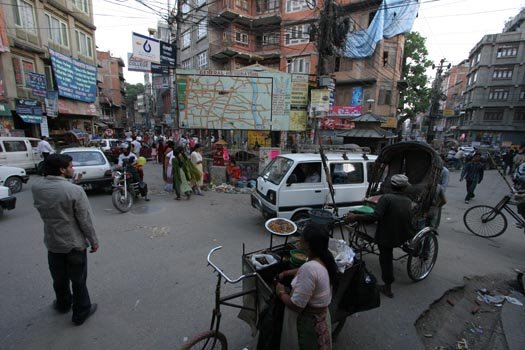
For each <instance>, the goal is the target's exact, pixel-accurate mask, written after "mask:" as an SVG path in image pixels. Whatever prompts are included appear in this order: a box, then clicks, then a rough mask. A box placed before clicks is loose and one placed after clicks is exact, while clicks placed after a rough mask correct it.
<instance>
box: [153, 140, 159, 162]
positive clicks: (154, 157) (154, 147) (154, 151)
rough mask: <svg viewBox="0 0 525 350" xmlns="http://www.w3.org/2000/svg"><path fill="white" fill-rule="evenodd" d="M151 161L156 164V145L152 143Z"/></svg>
mask: <svg viewBox="0 0 525 350" xmlns="http://www.w3.org/2000/svg"><path fill="white" fill-rule="evenodd" d="M151 159H153V163H154V164H158V160H157V143H156V142H155V141H153V143H152V144H151Z"/></svg>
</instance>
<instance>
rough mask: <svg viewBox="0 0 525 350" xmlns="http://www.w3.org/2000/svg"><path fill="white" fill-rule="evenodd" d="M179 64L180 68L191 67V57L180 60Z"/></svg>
mask: <svg viewBox="0 0 525 350" xmlns="http://www.w3.org/2000/svg"><path fill="white" fill-rule="evenodd" d="M181 66H182V69H191V58H188V59H187V60H184V61H182V63H181Z"/></svg>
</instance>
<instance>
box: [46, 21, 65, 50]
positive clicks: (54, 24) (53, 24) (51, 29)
mask: <svg viewBox="0 0 525 350" xmlns="http://www.w3.org/2000/svg"><path fill="white" fill-rule="evenodd" d="M46 20H47V28H48V29H47V34H48V35H49V40H51V41H53V42H55V43H57V44H60V45H62V46H69V41H68V39H67V32H68V29H67V24H66V22H64V21H62V20H61V19H59V18H57V17H55V16H52V15H50V14H48V13H46Z"/></svg>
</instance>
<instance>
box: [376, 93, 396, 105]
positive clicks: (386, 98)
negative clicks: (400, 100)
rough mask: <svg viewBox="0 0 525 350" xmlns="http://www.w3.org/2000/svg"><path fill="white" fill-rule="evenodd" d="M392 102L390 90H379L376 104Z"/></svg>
mask: <svg viewBox="0 0 525 350" xmlns="http://www.w3.org/2000/svg"><path fill="white" fill-rule="evenodd" d="M391 102H392V90H390V89H381V90H379V101H378V102H377V104H378V105H389V104H390V103H391Z"/></svg>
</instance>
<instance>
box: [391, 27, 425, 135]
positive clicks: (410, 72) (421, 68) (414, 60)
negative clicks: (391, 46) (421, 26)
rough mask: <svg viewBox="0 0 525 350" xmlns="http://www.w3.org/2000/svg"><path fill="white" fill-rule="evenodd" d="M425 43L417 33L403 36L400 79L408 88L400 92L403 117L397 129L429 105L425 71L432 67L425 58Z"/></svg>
mask: <svg viewBox="0 0 525 350" xmlns="http://www.w3.org/2000/svg"><path fill="white" fill-rule="evenodd" d="M425 42H426V39H425V38H424V37H422V36H421V35H420V34H419V33H418V32H410V33H408V34H406V35H405V48H404V53H403V71H402V73H401V79H403V80H405V81H406V82H407V84H408V88H407V89H406V90H404V91H402V92H401V96H400V99H399V108H400V109H401V110H402V112H401V114H402V115H404V117H403V118H401V119H400V120H398V128H399V127H400V126H401V124H402V123H403V122H404V121H405V120H406V119H408V118H412V117H413V116H415V115H416V114H417V113H421V112H426V111H427V110H428V107H429V105H430V87H429V86H428V77H427V75H426V71H427V69H428V68H429V67H431V66H432V62H431V61H430V60H429V59H428V58H427V56H428V50H427V48H426V46H425Z"/></svg>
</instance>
